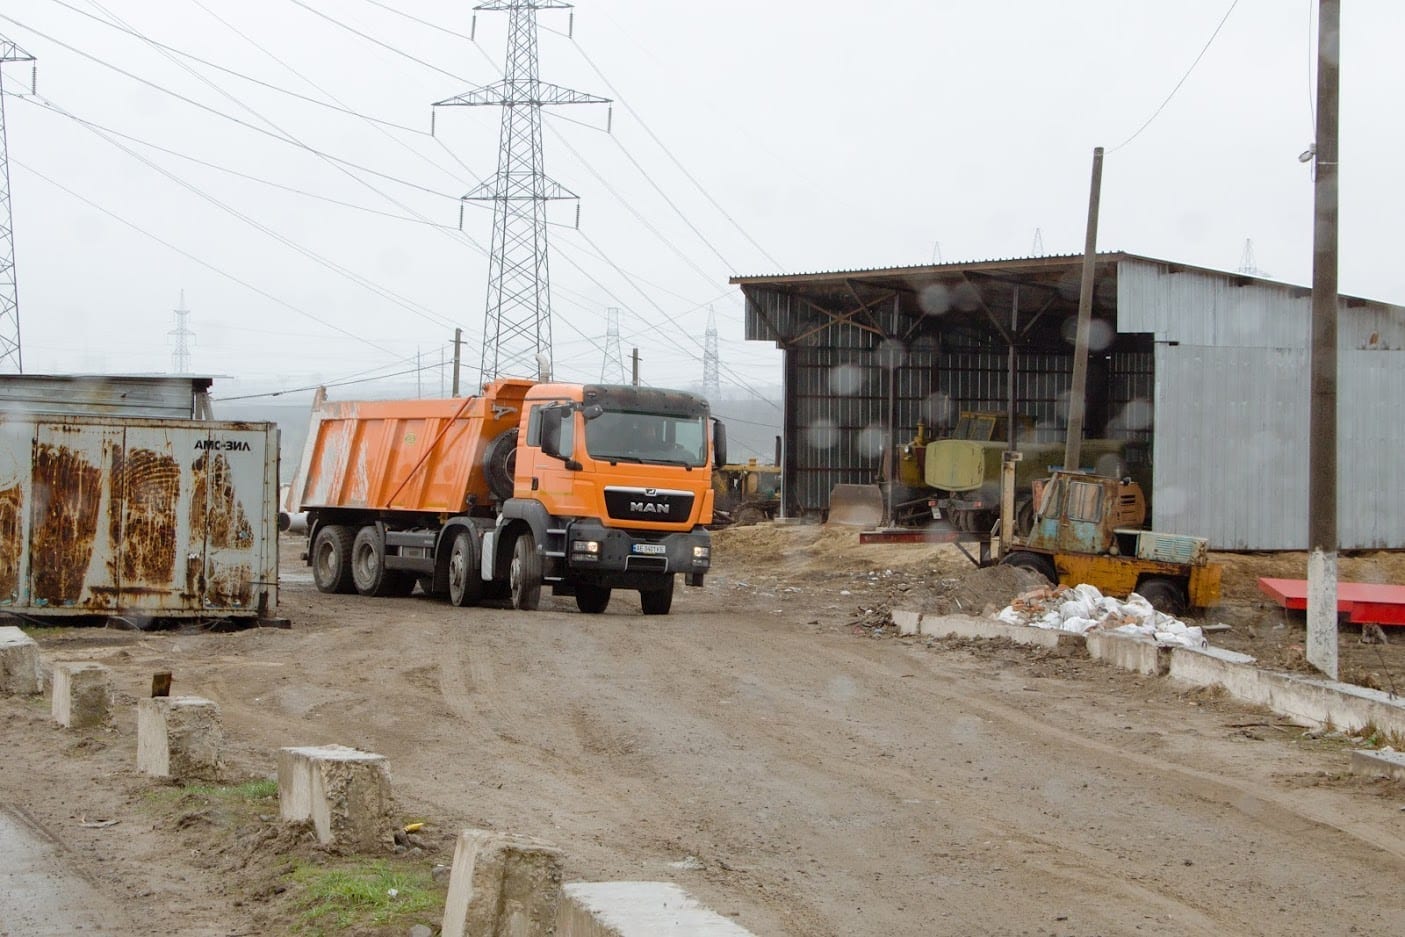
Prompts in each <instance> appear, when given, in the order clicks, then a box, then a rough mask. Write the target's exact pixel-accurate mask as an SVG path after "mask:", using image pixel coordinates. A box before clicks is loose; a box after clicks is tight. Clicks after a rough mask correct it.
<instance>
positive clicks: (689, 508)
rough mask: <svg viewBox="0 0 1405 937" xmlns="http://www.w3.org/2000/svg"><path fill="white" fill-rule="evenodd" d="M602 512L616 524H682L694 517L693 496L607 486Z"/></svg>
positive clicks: (665, 489) (658, 490)
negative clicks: (623, 522) (653, 522)
mask: <svg viewBox="0 0 1405 937" xmlns="http://www.w3.org/2000/svg"><path fill="white" fill-rule="evenodd" d="M605 512H606V513H607V514H608V515H609V516H610V517H611V518H612V519H613V520H617V521H660V522H663V523H670V522H671V523H675V524H678V523H685V522H686V521H687V520H688V518H689V517H691V516H692V513H693V493H692V492H691V491H673V490H670V489H667V488H621V487H614V486H610V487H606V489H605Z"/></svg>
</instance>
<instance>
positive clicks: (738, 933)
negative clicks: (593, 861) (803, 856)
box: [444, 882, 752, 937]
mask: <svg viewBox="0 0 1405 937" xmlns="http://www.w3.org/2000/svg"><path fill="white" fill-rule="evenodd" d="M565 891H566V900H565V902H563V903H562V906H561V914H560V916H559V917H558V918H557V923H556V937H752V935H751V932H750V931H748V930H746V929H744V928H743V927H741V926H740V925H738V924H737V923H736V922H735V921H732V920H730V919H728V918H725V917H722V916H721V915H719V914H717V913H716V912H713V911H709V910H708V909H707V908H705V907H703V906H702V905H700V904H698V903H697V902H696V901H695V900H693V898H692V896H691V895H689V894H688V893H687V892H686V891H684V890H683V889H681V888H679V887H678V886H677V885H673V884H671V883H668V882H590V883H584V882H572V883H571V884H569V885H567V886H566V889H565ZM444 933H445V935H446V937H447V934H448V931H445V932H444Z"/></svg>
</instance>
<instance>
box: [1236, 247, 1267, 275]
mask: <svg viewBox="0 0 1405 937" xmlns="http://www.w3.org/2000/svg"><path fill="white" fill-rule="evenodd" d="M1239 272H1240V273H1242V274H1244V275H1245V276H1250V277H1266V276H1268V275H1269V273H1268V271H1267V270H1260V269H1259V268H1258V267H1257V266H1256V265H1255V264H1254V239H1253V238H1245V239H1244V250H1243V252H1242V253H1241V254H1240V255H1239Z"/></svg>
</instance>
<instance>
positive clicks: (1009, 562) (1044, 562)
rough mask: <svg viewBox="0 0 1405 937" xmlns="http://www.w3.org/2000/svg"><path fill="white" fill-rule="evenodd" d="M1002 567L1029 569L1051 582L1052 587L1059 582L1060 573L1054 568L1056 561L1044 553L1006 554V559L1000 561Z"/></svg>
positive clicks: (1017, 552)
mask: <svg viewBox="0 0 1405 937" xmlns="http://www.w3.org/2000/svg"><path fill="white" fill-rule="evenodd" d="M1000 565H1001V566H1014V567H1016V568H1018V569H1028V570H1030V571H1031V572H1036V573H1038V574H1039V575H1041V576H1043V577H1044V578H1045V579H1047V580H1049V583H1050V584H1051V585H1054V584H1057V583H1058V581H1059V571H1058V570H1057V569H1055V568H1054V561H1053V560H1051V559H1049V557H1047V556H1045V555H1044V554H1043V553H1031V552H1029V551H1028V550H1015V551H1013V552H1011V553H1007V554H1005V558H1004V559H1003V560H1001V561H1000Z"/></svg>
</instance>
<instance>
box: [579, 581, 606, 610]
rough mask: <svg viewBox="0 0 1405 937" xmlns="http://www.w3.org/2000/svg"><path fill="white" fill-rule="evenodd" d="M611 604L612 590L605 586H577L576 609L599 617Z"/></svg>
mask: <svg viewBox="0 0 1405 937" xmlns="http://www.w3.org/2000/svg"><path fill="white" fill-rule="evenodd" d="M609 604H610V590H609V589H608V588H607V587H605V586H591V585H586V584H584V583H581V584H579V585H577V586H576V608H578V609H580V610H581V611H583V612H585V613H586V614H587V615H599V614H600V613H601V612H603V611H605V609H606V608H607V607H608V606H609Z"/></svg>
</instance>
